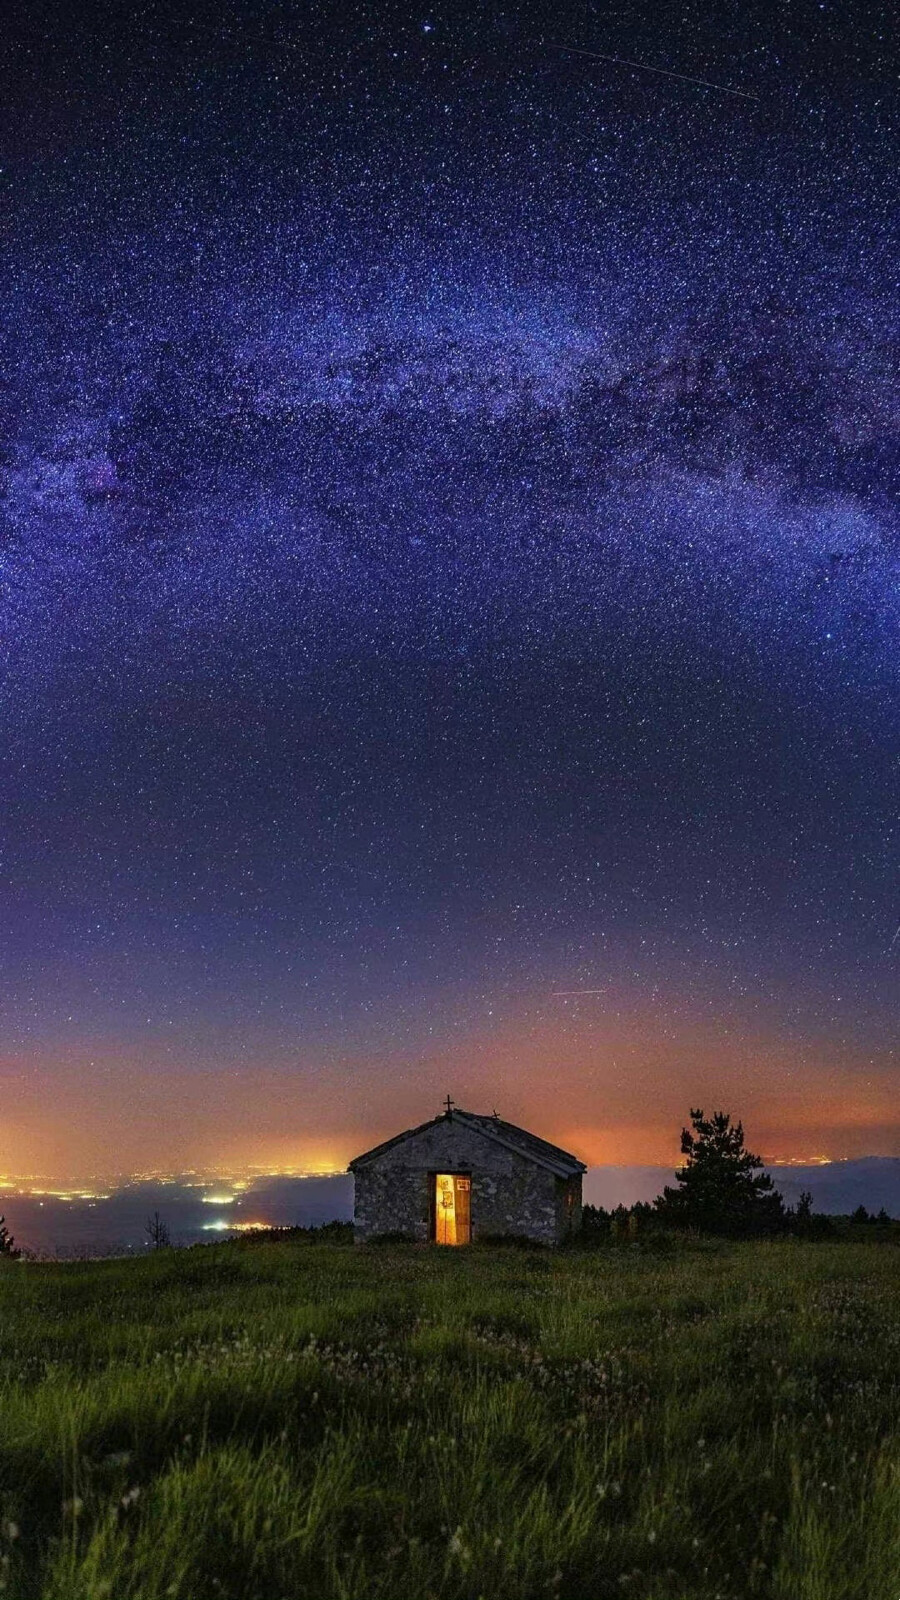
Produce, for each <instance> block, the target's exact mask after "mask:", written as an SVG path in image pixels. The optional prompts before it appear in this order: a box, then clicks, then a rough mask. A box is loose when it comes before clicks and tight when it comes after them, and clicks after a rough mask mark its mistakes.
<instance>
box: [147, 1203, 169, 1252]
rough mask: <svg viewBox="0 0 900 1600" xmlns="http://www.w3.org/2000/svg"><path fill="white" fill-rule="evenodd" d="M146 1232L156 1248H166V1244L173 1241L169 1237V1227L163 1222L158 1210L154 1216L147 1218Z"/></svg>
mask: <svg viewBox="0 0 900 1600" xmlns="http://www.w3.org/2000/svg"><path fill="white" fill-rule="evenodd" d="M144 1232H145V1233H146V1235H147V1238H148V1239H149V1241H150V1243H151V1244H152V1246H153V1248H154V1250H165V1248H166V1246H167V1245H169V1244H171V1242H172V1241H171V1239H170V1237H169V1230H168V1227H167V1226H166V1224H165V1223H164V1222H163V1219H162V1217H161V1216H160V1214H159V1212H158V1211H154V1213H153V1215H152V1217H148V1218H147V1222H146V1225H145V1227H144Z"/></svg>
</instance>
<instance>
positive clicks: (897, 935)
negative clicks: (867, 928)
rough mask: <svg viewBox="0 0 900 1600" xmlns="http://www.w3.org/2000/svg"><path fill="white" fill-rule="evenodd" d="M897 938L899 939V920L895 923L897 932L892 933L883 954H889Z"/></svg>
mask: <svg viewBox="0 0 900 1600" xmlns="http://www.w3.org/2000/svg"><path fill="white" fill-rule="evenodd" d="M898 939H900V922H898V923H897V932H896V933H895V934H894V937H893V939H892V940H891V942H890V944H889V945H888V947H887V950H886V951H885V955H888V956H889V955H890V953H891V951H892V950H893V948H894V945H895V944H896V943H897V940H898Z"/></svg>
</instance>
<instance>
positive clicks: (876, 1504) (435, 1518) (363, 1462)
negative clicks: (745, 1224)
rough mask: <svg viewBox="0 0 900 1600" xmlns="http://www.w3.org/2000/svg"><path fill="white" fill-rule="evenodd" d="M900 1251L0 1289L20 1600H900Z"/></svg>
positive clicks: (207, 1256) (4, 1510) (471, 1265)
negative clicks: (523, 1599) (628, 1599)
mask: <svg viewBox="0 0 900 1600" xmlns="http://www.w3.org/2000/svg"><path fill="white" fill-rule="evenodd" d="M898 1311H900V1249H897V1248H896V1247H895V1246H893V1245H891V1244H885V1245H883V1246H880V1247H877V1246H871V1245H870V1246H866V1245H854V1244H847V1243H833V1244H818V1245H816V1244H798V1243H797V1242H796V1241H786V1242H782V1243H778V1244H758V1245H756V1244H744V1245H731V1246H729V1245H721V1246H715V1245H714V1246H709V1247H707V1248H701V1247H699V1246H698V1247H696V1248H693V1249H684V1250H679V1251H678V1252H677V1253H675V1254H674V1255H672V1256H667V1257H656V1256H654V1255H653V1254H652V1253H644V1252H643V1251H642V1250H641V1249H640V1247H634V1246H632V1247H624V1246H623V1247H621V1248H613V1247H606V1248H602V1249H598V1250H594V1251H590V1252H588V1251H584V1252H576V1251H573V1252H571V1253H560V1254H557V1255H551V1254H550V1253H548V1252H544V1251H539V1250H534V1251H526V1250H513V1249H509V1248H506V1249H503V1248H495V1249H488V1248H484V1249H482V1248H480V1247H478V1246H475V1247H473V1248H472V1249H470V1250H468V1251H459V1252H456V1251H438V1250H436V1249H428V1250H425V1249H420V1248H416V1247H411V1246H398V1247H392V1248H387V1247H381V1248H376V1247H371V1248H369V1249H366V1250H355V1249H352V1248H348V1247H340V1246H328V1245H323V1244H308V1243H299V1242H298V1243H273V1244H258V1243H254V1244H252V1245H240V1244H230V1245H222V1246H216V1247H205V1248H201V1249H195V1250H189V1251H177V1252H169V1251H162V1252H160V1253H159V1254H157V1255H156V1256H154V1257H152V1258H149V1259H144V1260H141V1261H128V1262H98V1263H84V1264H77V1263H76V1264H67V1265H44V1264H40V1265H38V1264H33V1263H28V1264H26V1263H13V1262H9V1263H3V1264H2V1270H0V1349H2V1365H0V1551H2V1563H3V1566H2V1577H3V1582H4V1584H5V1595H6V1596H12V1597H13V1600H29V1597H33V1596H41V1597H44V1600H103V1597H104V1596H107V1597H109V1600H157V1597H159V1600H163V1597H175V1600H223V1597H224V1600H279V1597H285V1600H287V1597H291V1600H297V1597H300V1596H302V1597H304V1600H332V1597H333V1600H369V1597H376V1596H377V1597H380V1600H426V1597H429V1596H436V1597H440V1600H478V1597H479V1596H483V1597H485V1600H513V1597H517V1600H518V1597H529V1600H530V1597H542V1600H544V1597H551V1600H552V1597H553V1596H558V1597H561V1600H603V1597H612V1596H617V1597H621V1596H627V1597H632V1600H638V1597H639V1600H688V1597H690V1600H701V1597H702V1600H713V1597H714V1596H720V1597H728V1600H756V1597H764V1596H766V1597H769V1596H771V1597H778V1600H897V1596H898V1595H900V1442H898V1415H900V1317H898Z"/></svg>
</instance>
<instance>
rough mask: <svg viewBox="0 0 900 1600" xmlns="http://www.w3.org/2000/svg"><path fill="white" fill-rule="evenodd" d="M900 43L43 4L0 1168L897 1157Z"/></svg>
mask: <svg viewBox="0 0 900 1600" xmlns="http://www.w3.org/2000/svg"><path fill="white" fill-rule="evenodd" d="M889 40H890V33H889V26H888V11H887V9H886V8H885V9H883V10H882V9H879V8H878V7H875V6H870V5H867V4H865V3H860V4H856V5H854V6H853V7H848V6H846V5H840V6H839V5H836V4H832V3H831V0H823V3H808V0H796V3H794V4H792V5H790V6H787V5H784V6H780V7H774V6H771V5H760V4H755V3H754V0H748V3H742V4H740V5H729V6H712V5H708V6H702V5H695V4H683V3H680V4H679V5H678V6H675V5H672V4H668V3H665V0H654V3H653V4H652V5H650V4H641V5H638V6H637V7H627V8H626V7H621V6H618V5H612V6H601V5H590V4H568V3H563V4H562V5H560V4H554V5H552V6H551V5H549V4H547V5H540V4H530V3H529V4H523V5H521V6H518V7H504V6H497V5H493V4H483V5H478V6H474V5H470V4H468V3H466V0H454V3H453V4H452V5H449V4H448V5H445V6H443V7H440V6H439V7H437V8H434V9H431V8H429V7H425V6H423V7H411V6H410V5H409V4H405V5H402V6H398V5H392V4H390V3H387V4H385V3H378V4H375V3H374V0H373V3H372V4H369V5H359V4H353V3H352V0H340V3H338V0H315V3H306V4H299V3H289V0H282V3H272V4H261V3H257V4H250V3H249V0H246V3H240V0H217V3H216V4H214V5H213V4H211V3H210V4H205V3H201V0H188V3H186V4H182V3H178V4H174V3H161V0H159V3H154V0H150V3H149V4H147V5H145V6H142V7H140V8H134V7H131V6H126V5H123V4H111V3H105V4H104V3H102V0H99V3H97V4H96V5H91V6H85V7H73V6H71V5H65V6H61V5H58V4H55V3H53V0H43V3H37V4H35V3H31V0H29V3H27V4H26V3H25V0H13V4H12V5H11V7H9V8H8V11H7V13H6V14H5V21H4V40H3V51H2V60H0V107H2V111H0V156H2V160H0V167H2V170H0V206H2V217H3V226H2V230H0V256H2V273H0V300H2V311H0V421H2V430H0V974H2V982H0V1091H2V1100H0V1170H5V1171H7V1172H12V1173H24V1172H33V1171H39V1172H42V1173H50V1174H57V1175H66V1176H72V1175H75V1174H81V1173H84V1174H87V1173H91V1172H98V1171H99V1172H104V1171H105V1172H110V1171H113V1172H116V1171H138V1170H147V1169H149V1168H151V1167H152V1168H171V1167H178V1166H181V1165H189V1164H195V1163H213V1164H218V1165H220V1166H222V1167H223V1168H224V1166H226V1165H227V1164H228V1163H231V1164H234V1163H240V1162H258V1163H268V1164H271V1165H279V1164H283V1165H293V1166H304V1165H306V1166H308V1167H311V1168H325V1167H328V1166H341V1165H343V1164H344V1163H345V1162H346V1160H347V1159H348V1158H349V1157H350V1156H352V1155H353V1154H354V1153H356V1151H357V1150H358V1149H360V1148H365V1147H366V1146H367V1145H368V1144H371V1143H374V1142H375V1141H376V1139H378V1138H381V1137H385V1136H387V1135H389V1134H390V1133H392V1132H395V1131H396V1130H397V1129H398V1128H399V1127H403V1126H407V1125H409V1124H410V1123H414V1122H416V1121H420V1120H422V1119H423V1118H425V1117H427V1116H429V1115H432V1114H434V1113H435V1112H436V1111H437V1110H438V1109H439V1105H440V1101H441V1099H442V1098H443V1096H444V1095H445V1094H446V1093H447V1092H448V1091H449V1092H450V1093H451V1094H452V1095H453V1097H454V1098H455V1099H456V1100H457V1101H458V1102H459V1103H460V1104H462V1105H464V1106H469V1107H470V1108H471V1109H474V1110H487V1111H490V1110H491V1109H492V1108H493V1107H495V1106H496V1108H497V1109H498V1110H499V1112H500V1114H501V1115H503V1116H505V1117H507V1118H509V1119H510V1120H514V1121H523V1122H525V1123H526V1124H527V1125H529V1126H531V1127H533V1128H534V1129H535V1131H537V1132H539V1133H542V1134H544V1135H545V1136H547V1137H550V1138H554V1139H556V1140H558V1141H560V1142H562V1143H564V1144H567V1145H569V1146H570V1147H572V1148H574V1149H576V1150H577V1151H578V1153H579V1154H581V1155H582V1156H583V1157H584V1158H585V1159H586V1160H588V1161H590V1162H642V1161H643V1162H649V1163H653V1162H663V1163H664V1162H666V1161H668V1160H670V1159H672V1160H674V1159H675V1157H676V1155H677V1151H678V1135H679V1131H680V1127H681V1124H682V1122H683V1121H684V1120H685V1119H686V1115H687V1111H688V1108H689V1106H690V1105H692V1104H700V1105H704V1106H705V1107H706V1108H707V1109H713V1108H714V1103H715V1105H716V1106H718V1105H722V1106H724V1107H725V1108H726V1109H728V1110H731V1111H732V1112H734V1113H735V1114H742V1115H743V1117H744V1120H745V1123H746V1124H747V1127H748V1132H749V1133H751V1134H752V1143H753V1145H754V1147H755V1148H760V1147H761V1148H762V1150H763V1153H764V1154H766V1155H767V1156H771V1157H788V1156H795V1157H798V1158H799V1157H804V1156H810V1155H813V1154H822V1153H824V1154H827V1155H831V1156H850V1155H861V1154H898V1153H900V1113H898V1110H897V1094H896V1091H897V1087H898V1070H900V1048H898V1034H897V1012H898V998H900V992H898V983H900V936H898V926H900V872H898V851H900V761H898V757H900V727H898V711H900V680H898V642H900V640H898V624H900V537H898V520H897V509H896V488H897V480H898V467H900V451H898V425H900V397H898V389H897V382H896V379H897V366H898V353H900V316H898V304H900V302H898V296H897V277H896V274H897V259H898V258H897V248H896V240H897V214H896V199H897V188H896V134H897V128H896V122H897V109H898V106H897V70H896V69H897V62H896V58H893V59H892V56H891V52H890V43H889ZM583 52H587V53H583ZM607 57H616V58H618V60H616V61H611V60H609V59H606V58H607ZM623 62H637V63H641V64H642V65H641V66H629V65H624V64H623ZM651 67H652V68H657V69H659V70H656V71H651V70H649V68H651ZM673 74H674V75H680V76H673ZM688 79H693V80H697V79H699V80H704V81H703V82H694V81H687V80H688Z"/></svg>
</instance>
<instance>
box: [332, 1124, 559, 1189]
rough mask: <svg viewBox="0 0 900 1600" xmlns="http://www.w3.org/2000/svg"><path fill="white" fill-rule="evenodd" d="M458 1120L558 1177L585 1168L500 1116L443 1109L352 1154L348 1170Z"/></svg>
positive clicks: (351, 1170) (557, 1149)
mask: <svg viewBox="0 0 900 1600" xmlns="http://www.w3.org/2000/svg"><path fill="white" fill-rule="evenodd" d="M448 1121H449V1122H456V1123H460V1124H461V1125H462V1127H464V1128H472V1129H473V1130H474V1131H475V1132H476V1133H480V1134H483V1135H484V1137H485V1138H486V1139H492V1140H493V1141H494V1143H495V1144H501V1145H505V1146H506V1148H507V1149H508V1150H515V1151H516V1153H517V1154H518V1155H520V1156H525V1157H527V1159H528V1160H529V1161H533V1162H534V1163H535V1164H536V1166H539V1167H546V1169H547V1171H548V1172H553V1173H555V1174H556V1176H557V1177H558V1178H573V1177H574V1176H575V1174H576V1173H578V1172H585V1171H586V1170H587V1169H586V1167H585V1164H584V1162H583V1161H579V1160H578V1157H577V1156H573V1155H570V1154H569V1152H568V1150H561V1149H560V1147H559V1145H558V1144H549V1143H548V1142H547V1140H546V1139H539V1138H538V1137H537V1135H536V1134H534V1133H528V1132H527V1130H526V1129H525V1128H517V1127H516V1125H515V1123H513V1122H504V1121H503V1120H502V1119H501V1118H500V1117H481V1116H478V1115H477V1114H476V1113H475V1112H474V1111H460V1110H458V1109H457V1108H454V1109H453V1110H452V1111H444V1112H442V1113H441V1115H440V1116H439V1117H432V1118H431V1120H430V1121H429V1122H420V1124H419V1126H418V1127H417V1128H407V1129H406V1131H405V1133H398V1134H395V1135H394V1138H393V1139H385V1141H384V1143H383V1144H376V1145H375V1146H374V1147H373V1148H372V1149H371V1150H366V1151H364V1152H363V1154H362V1155H361V1156H356V1157H355V1159H354V1160H353V1161H351V1162H350V1165H349V1169H348V1170H349V1171H350V1172H355V1171H356V1170H357V1168H358V1167H365V1166H368V1164H369V1162H370V1161H375V1160H377V1158H378V1157H379V1156H382V1155H384V1153H385V1151H386V1150H391V1149H393V1147H394V1146H395V1145H398V1144H402V1143H403V1142H404V1140H405V1139H413V1138H415V1137H416V1135H417V1134H420V1133H425V1131H426V1129H428V1128H436V1127H438V1125H439V1124H440V1123H442V1122H448Z"/></svg>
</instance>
